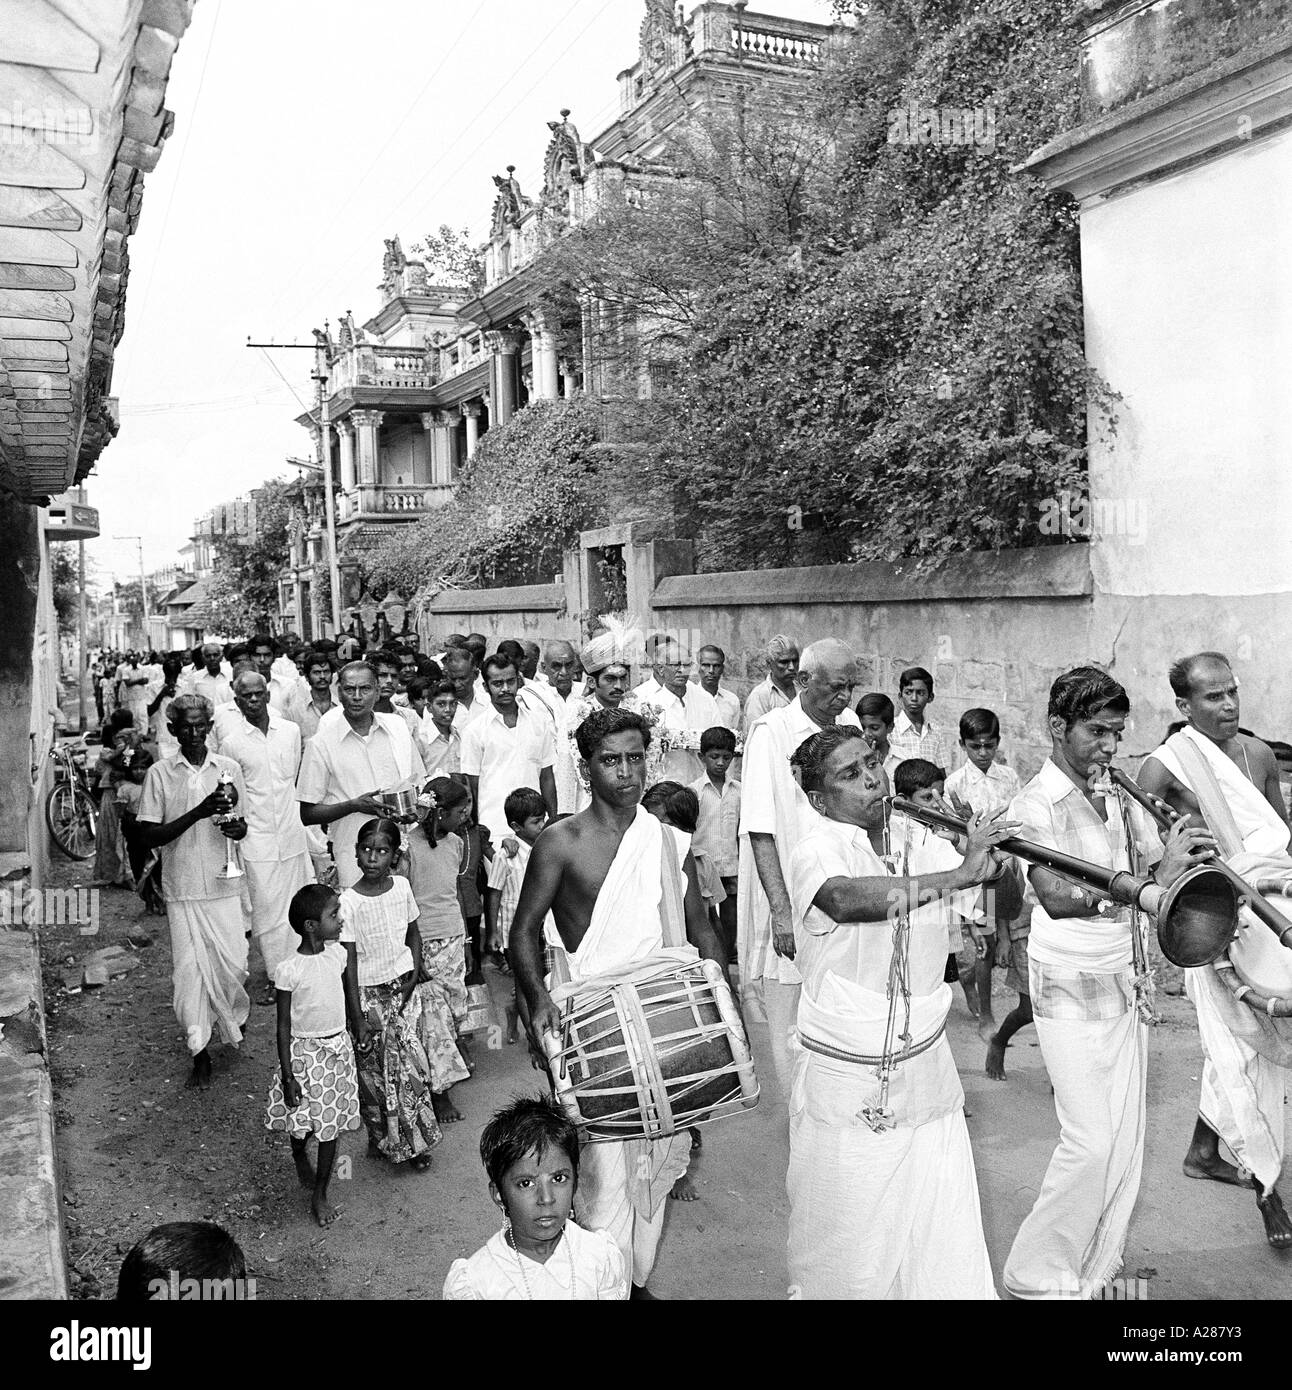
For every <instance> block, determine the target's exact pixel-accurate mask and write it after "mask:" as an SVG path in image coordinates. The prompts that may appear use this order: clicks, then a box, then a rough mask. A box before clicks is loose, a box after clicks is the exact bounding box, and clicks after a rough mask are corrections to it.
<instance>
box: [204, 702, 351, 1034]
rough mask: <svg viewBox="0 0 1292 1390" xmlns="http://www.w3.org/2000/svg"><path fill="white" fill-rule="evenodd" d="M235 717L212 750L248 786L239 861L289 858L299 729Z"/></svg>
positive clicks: (295, 850) (296, 812)
mask: <svg viewBox="0 0 1292 1390" xmlns="http://www.w3.org/2000/svg"><path fill="white" fill-rule="evenodd" d="M233 708H234V709H237V706H236V705H235V706H234V707H233ZM239 716H240V717H239V718H238V719H237V720H236V721H233V720H230V721H229V722H227V723H224V724H223V726H222V729H221V733H220V742H219V746H218V748H217V752H220V753H223V754H224V755H225V756H226V757H229V758H232V759H233V760H234V761H235V762H236V763H237V764H238V766H239V767H240V768H241V769H242V779H243V781H244V782H245V784H246V787H247V800H246V804H245V805H244V806H241V807H239V810H241V812H242V814H243V817H244V818H245V820H246V822H247V834H246V838H245V839H244V840H243V841H242V844H241V849H242V857H243V858H244V859H246V860H248V861H250V862H251V863H253V864H275V863H279V862H280V861H282V860H284V859H294V858H295V857H296V856H297V855H298V854H305V853H307V852H308V846H307V844H306V840H305V826H304V825H303V824H302V823H301V808H300V802H298V801H297V800H296V774H297V772H299V771H300V765H301V731H300V729H298V728H297V726H296V725H295V724H293V723H292V722H291V720H290V719H284V718H283V717H282V715H280V714H278V713H276V712H275V711H274V710H273V709H271V710H270V711H269V732H268V733H267V734H265V733H262V732H261V731H260V730H259V729H258V728H257V727H256V726H255V725H254V724H252V723H250V722H249V721H248V720H247V718H246V717H245V716H243V715H242V714H241V711H239ZM334 1031H335V1030H334Z"/></svg>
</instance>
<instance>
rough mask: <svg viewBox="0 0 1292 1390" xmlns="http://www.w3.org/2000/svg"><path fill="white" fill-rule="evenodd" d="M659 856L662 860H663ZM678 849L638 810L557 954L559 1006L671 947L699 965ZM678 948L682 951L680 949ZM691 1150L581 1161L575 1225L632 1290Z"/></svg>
mask: <svg viewBox="0 0 1292 1390" xmlns="http://www.w3.org/2000/svg"><path fill="white" fill-rule="evenodd" d="M665 855H667V856H669V858H668V859H667V860H666V859H665V857H664V856H665ZM685 856H686V845H685V844H682V843H681V842H680V841H679V839H678V837H677V836H675V835H674V834H673V832H672V831H671V830H670V831H665V828H664V826H663V825H661V824H660V822H659V821H658V820H656V819H655V817H654V816H652V815H651V814H650V813H649V812H647V811H643V810H642V809H641V807H638V808H637V819H636V820H635V821H634V822H633V824H632V825H631V826H630V827H629V829H628V831H627V833H626V834H625V835H624V837H623V839H622V840H621V841H620V842H619V848H618V850H616V852H615V857H614V859H613V860H612V861H611V864H610V869H609V871H608V872H607V874H606V878H605V882H604V883H603V884H602V885H601V888H600V890H599V891H598V893H597V901H596V904H595V906H594V907H593V910H592V918H591V921H590V922H589V923H588V930H587V931H586V932H585V933H584V936H583V940H582V941H580V942H579V946H578V949H577V951H564V950H561V951H558V952H557V963H556V965H555V967H554V969H553V977H552V982H551V988H552V997H553V999H555V1000H556V1002H557V1003H558V1004H559V1003H561V1002H563V1001H564V1000H566V999H569V998H571V997H574V998H577V997H578V995H579V994H580V993H584V992H589V991H595V990H596V989H598V988H600V985H599V984H598V980H600V979H603V978H605V977H614V976H616V975H618V976H620V977H622V976H623V975H625V974H630V973H631V972H632V969H633V967H635V966H636V965H638V964H641V965H643V966H645V964H646V963H647V961H648V960H650V959H651V958H652V957H655V958H658V957H660V955H661V953H663V952H664V948H665V946H666V945H667V946H669V947H670V948H671V949H670V950H669V952H668V954H669V955H675V956H677V957H678V959H679V961H681V960H684V959H686V958H687V957H688V956H689V957H691V958H697V957H698V953H697V952H696V950H695V948H694V947H692V946H688V945H685V944H684V943H685V933H686V927H685V922H684V921H681V920H674V917H675V916H676V917H677V918H680V916H681V897H682V895H683V894H685V891H686V879H685V876H684V874H683V873H682V869H681V863H682V860H683V859H685ZM668 872H671V873H673V874H674V875H675V876H676V879H677V882H678V885H679V888H678V893H677V894H676V895H673V897H672V899H671V900H670V901H665V900H664V884H663V878H662V875H663V874H664V873H668ZM679 942H680V943H683V944H679ZM690 1154H691V1140H690V1136H689V1135H686V1134H680V1135H674V1136H673V1137H672V1138H669V1139H650V1140H647V1139H638V1140H628V1141H626V1142H597V1143H589V1144H585V1145H584V1146H583V1150H582V1152H581V1153H580V1155H579V1191H578V1196H577V1199H576V1200H577V1204H578V1212H579V1222H580V1224H581V1225H582V1226H584V1227H586V1228H587V1229H589V1230H604V1231H608V1232H609V1233H610V1234H611V1235H612V1236H613V1237H614V1240H615V1244H616V1245H618V1247H619V1249H620V1251H621V1252H622V1253H623V1256H624V1260H625V1262H626V1263H627V1264H628V1266H629V1267H630V1268H631V1269H632V1275H633V1283H634V1284H637V1285H644V1284H645V1283H646V1281H647V1279H649V1277H650V1273H651V1270H652V1268H653V1267H654V1264H655V1255H656V1252H657V1250H658V1248H659V1239H660V1235H661V1233H662V1232H663V1229H664V1208H665V1201H666V1198H667V1197H668V1192H669V1189H670V1188H671V1187H672V1186H673V1184H674V1183H675V1182H676V1181H677V1179H678V1178H680V1177H681V1176H682V1174H683V1173H685V1172H686V1169H687V1163H688V1162H689V1160H690Z"/></svg>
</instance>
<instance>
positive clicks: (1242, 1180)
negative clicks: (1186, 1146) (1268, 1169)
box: [1184, 1152, 1251, 1187]
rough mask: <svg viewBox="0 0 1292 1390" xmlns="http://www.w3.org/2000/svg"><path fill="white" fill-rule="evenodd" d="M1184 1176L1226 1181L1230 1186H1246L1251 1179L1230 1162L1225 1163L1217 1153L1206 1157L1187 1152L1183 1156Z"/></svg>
mask: <svg viewBox="0 0 1292 1390" xmlns="http://www.w3.org/2000/svg"><path fill="white" fill-rule="evenodd" d="M1184 1176H1185V1177H1186V1178H1206V1179H1209V1180H1210V1181H1211V1182H1226V1183H1229V1184H1230V1185H1231V1186H1232V1187H1246V1186H1247V1185H1248V1184H1249V1182H1250V1181H1251V1178H1250V1175H1249V1174H1246V1173H1244V1172H1243V1171H1242V1169H1240V1168H1235V1167H1234V1165H1233V1164H1232V1163H1226V1162H1225V1160H1224V1159H1223V1158H1221V1157H1220V1155H1219V1154H1213V1155H1210V1156H1207V1157H1199V1156H1198V1155H1197V1154H1195V1153H1192V1152H1190V1153H1187V1154H1185V1156H1184Z"/></svg>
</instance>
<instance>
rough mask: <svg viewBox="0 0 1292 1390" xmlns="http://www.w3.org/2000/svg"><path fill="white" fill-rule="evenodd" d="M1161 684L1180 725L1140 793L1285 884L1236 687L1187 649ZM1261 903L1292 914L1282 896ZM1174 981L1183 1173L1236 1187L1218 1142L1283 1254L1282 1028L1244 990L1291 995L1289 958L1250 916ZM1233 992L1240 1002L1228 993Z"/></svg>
mask: <svg viewBox="0 0 1292 1390" xmlns="http://www.w3.org/2000/svg"><path fill="white" fill-rule="evenodd" d="M1169 679H1170V681H1171V689H1172V691H1173V693H1174V694H1175V703H1176V708H1177V709H1178V710H1179V711H1180V714H1181V715H1182V716H1183V717H1184V721H1185V724H1184V728H1182V729H1180V730H1178V731H1177V732H1176V733H1174V734H1172V735H1171V737H1170V738H1168V739H1167V740H1166V742H1165V743H1164V744H1162V746H1161V747H1160V748H1155V749H1154V750H1153V752H1152V753H1150V754H1149V755H1148V757H1147V758H1145V759H1144V762H1143V764H1142V765H1141V767H1140V770H1139V783H1140V786H1142V787H1144V788H1145V790H1147V791H1150V792H1152V793H1154V794H1155V795H1156V796H1160V797H1162V798H1163V799H1164V800H1166V801H1168V802H1170V804H1171V805H1172V806H1173V807H1174V808H1175V809H1176V810H1177V811H1178V812H1179V813H1180V814H1181V815H1182V816H1185V817H1187V818H1189V819H1190V820H1191V821H1192V823H1193V824H1195V825H1206V826H1208V827H1209V828H1210V830H1211V832H1212V834H1213V835H1214V836H1215V838H1216V840H1217V843H1218V844H1219V846H1220V852H1221V854H1222V855H1223V857H1224V858H1225V860H1226V862H1228V863H1229V865H1230V866H1231V867H1232V868H1233V869H1234V870H1236V871H1237V872H1238V873H1240V874H1242V876H1243V877H1244V878H1245V879H1247V881H1248V882H1249V883H1250V882H1253V881H1254V880H1255V879H1257V878H1273V879H1276V880H1277V879H1282V880H1287V879H1290V878H1292V855H1289V853H1288V842H1289V838H1290V832H1289V827H1288V821H1287V812H1286V810H1285V809H1284V806H1283V792H1282V788H1281V787H1280V786H1279V769H1278V763H1277V762H1276V761H1275V758H1274V754H1273V752H1272V751H1271V749H1270V747H1269V745H1268V744H1265V743H1262V742H1261V740H1260V739H1258V738H1254V737H1253V736H1252V735H1251V734H1245V733H1243V731H1242V730H1241V729H1240V728H1239V720H1240V713H1241V710H1240V704H1239V698H1238V681H1237V680H1236V679H1235V677H1234V673H1233V671H1232V670H1231V669H1230V666H1229V659H1228V658H1227V657H1225V656H1223V655H1222V654H1221V653H1220V652H1198V653H1197V654H1196V655H1194V656H1186V657H1184V658H1182V659H1181V660H1180V661H1177V662H1176V663H1175V665H1174V666H1172V667H1171V671H1170V676H1169ZM1268 901H1269V903H1270V905H1271V906H1272V907H1274V908H1275V909H1277V910H1278V911H1280V912H1282V913H1283V914H1284V915H1285V916H1288V915H1292V912H1290V909H1289V907H1288V900H1287V898H1284V897H1271V898H1270V899H1269V900H1268ZM1184 981H1185V989H1186V991H1187V993H1188V995H1189V998H1190V999H1191V1000H1193V1004H1194V1007H1195V1008H1196V1009H1197V1013H1198V1031H1199V1033H1200V1034H1201V1036H1202V1050H1203V1053H1204V1054H1205V1057H1206V1060H1205V1062H1204V1065H1203V1071H1202V1098H1201V1101H1200V1103H1199V1107H1198V1110H1199V1114H1198V1120H1197V1123H1196V1125H1195V1126H1194V1132H1193V1140H1192V1142H1191V1143H1190V1145H1189V1151H1188V1153H1187V1154H1186V1155H1185V1159H1184V1171H1185V1173H1186V1174H1187V1176H1189V1177H1191V1178H1210V1179H1212V1180H1214V1181H1216V1182H1228V1183H1234V1184H1243V1183H1244V1181H1245V1180H1244V1177H1243V1175H1242V1174H1240V1173H1239V1172H1238V1170H1237V1169H1236V1168H1235V1167H1234V1166H1233V1165H1232V1164H1230V1163H1226V1162H1225V1160H1224V1159H1222V1158H1221V1157H1220V1143H1219V1141H1220V1139H1224V1141H1225V1143H1226V1144H1227V1145H1228V1146H1229V1149H1230V1151H1231V1152H1232V1153H1233V1154H1234V1156H1235V1157H1236V1158H1237V1159H1238V1160H1239V1161H1240V1162H1241V1163H1242V1164H1243V1165H1244V1166H1245V1167H1246V1168H1247V1169H1249V1170H1250V1172H1251V1179H1250V1181H1251V1184H1252V1186H1253V1187H1254V1188H1255V1189H1256V1201H1257V1205H1258V1207H1259V1208H1260V1213H1261V1217H1262V1219H1263V1221H1264V1223H1265V1238H1266V1240H1268V1242H1269V1243H1270V1245H1272V1246H1273V1247H1274V1249H1276V1250H1286V1249H1288V1248H1289V1247H1292V1220H1289V1218H1288V1214H1287V1211H1286V1209H1285V1208H1284V1206H1283V1199H1282V1198H1281V1197H1280V1196H1279V1193H1278V1189H1277V1188H1276V1187H1275V1185H1274V1184H1275V1182H1276V1181H1277V1180H1278V1176H1279V1173H1280V1172H1281V1171H1282V1168H1283V1144H1284V1124H1283V1115H1284V1105H1285V1102H1286V1098H1287V1080H1288V1073H1287V1068H1288V1067H1289V1066H1290V1065H1292V1025H1289V1024H1288V1023H1287V1022H1286V1021H1285V1020H1282V1019H1279V1020H1274V1019H1271V1018H1270V1017H1269V1016H1268V1014H1265V1013H1262V1012H1260V1009H1261V1007H1262V1002H1263V1001H1262V999H1261V998H1260V996H1256V995H1253V994H1252V993H1251V988H1250V987H1251V986H1252V985H1253V984H1255V985H1257V986H1258V987H1260V988H1262V989H1263V991H1264V993H1265V995H1266V996H1268V995H1270V994H1277V995H1287V994H1289V993H1292V953H1290V952H1288V951H1287V950H1286V949H1285V948H1284V947H1282V946H1280V945H1279V944H1278V942H1277V939H1276V938H1275V935H1274V933H1273V932H1271V931H1270V930H1269V929H1268V928H1267V927H1266V926H1265V925H1264V924H1262V923H1260V922H1257V921H1256V920H1255V919H1254V918H1253V917H1252V916H1251V915H1250V910H1249V911H1247V912H1244V915H1243V929H1242V930H1240V931H1239V932H1238V934H1237V936H1236V938H1235V939H1234V941H1233V942H1232V943H1231V944H1230V946H1229V948H1228V950H1227V951H1226V952H1225V954H1224V955H1223V956H1221V958H1220V959H1219V960H1218V961H1217V962H1216V963H1215V965H1208V966H1204V967H1202V968H1201V969H1199V970H1186V971H1185V972H1184ZM1226 982H1228V988H1227V987H1226ZM1243 986H1248V991H1247V998H1246V999H1240V998H1238V997H1237V995H1236V993H1235V992H1234V991H1236V990H1238V989H1241V988H1243Z"/></svg>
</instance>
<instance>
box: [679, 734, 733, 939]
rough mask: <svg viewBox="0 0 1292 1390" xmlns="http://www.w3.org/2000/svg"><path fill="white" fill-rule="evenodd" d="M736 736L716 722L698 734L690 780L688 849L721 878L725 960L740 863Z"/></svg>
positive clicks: (720, 922) (720, 911)
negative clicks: (694, 809)
mask: <svg viewBox="0 0 1292 1390" xmlns="http://www.w3.org/2000/svg"><path fill="white" fill-rule="evenodd" d="M735 756H736V736H735V734H734V733H732V731H731V730H730V729H728V728H724V727H723V726H721V725H716V726H714V727H713V728H711V729H706V730H705V731H704V732H703V733H702V734H701V735H700V761H701V762H702V763H703V764H704V775H703V776H702V777H697V778H696V779H695V781H694V782H692V783H691V790H692V791H693V792H694V793H695V795H696V798H697V800H698V801H699V807H700V809H699V817H698V819H697V823H696V828H695V837H694V839H693V840H692V842H691V848H692V852H693V853H694V854H695V855H696V856H697V858H698V857H699V856H700V855H704V856H705V857H707V859H708V860H709V862H710V863H711V864H712V865H713V868H714V871H715V872H716V873H717V875H718V877H719V879H720V880H721V881H722V889H723V892H724V893H725V894H726V897H725V898H724V899H723V900H722V901H721V902H719V904H718V926H719V933H718V934H719V936H720V937H721V938H722V944H723V945H724V946H725V947H726V948H727V959H728V960H729V961H730V962H731V963H732V964H735V960H736V879H737V871H738V868H739V864H740V836H739V831H740V781H739V779H738V778H737V777H734V776H732V775H731V763H732V760H733V759H734V758H735Z"/></svg>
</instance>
